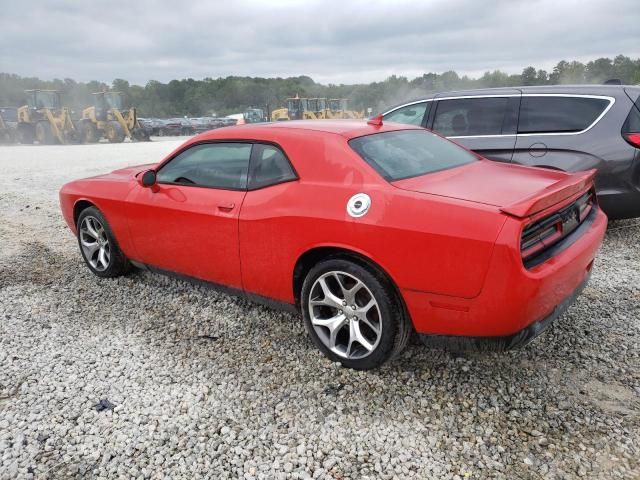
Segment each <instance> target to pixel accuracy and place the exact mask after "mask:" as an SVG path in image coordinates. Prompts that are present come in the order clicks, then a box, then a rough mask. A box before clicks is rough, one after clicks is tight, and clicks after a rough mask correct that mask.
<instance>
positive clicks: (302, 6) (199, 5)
mask: <svg viewBox="0 0 640 480" xmlns="http://www.w3.org/2000/svg"><path fill="white" fill-rule="evenodd" d="M0 32H2V33H1V36H2V41H1V42H0V71H3V72H10V73H17V74H19V75H23V76H38V77H40V78H43V79H51V78H65V77H70V78H73V79H75V80H81V81H86V80H92V79H95V80H102V81H107V82H111V80H113V79H114V78H125V79H128V80H130V81H131V82H132V83H138V84H144V83H146V82H147V81H148V80H151V79H154V80H160V81H163V82H165V81H168V80H171V79H174V78H178V79H179V78H188V77H192V78H196V79H201V78H204V77H214V78H215V77H219V76H223V77H224V76H227V75H249V76H263V77H275V76H280V77H287V76H295V75H309V76H311V77H312V78H313V79H314V80H316V81H320V82H322V83H359V82H370V81H374V80H383V79H385V78H386V77H388V76H389V75H392V74H396V75H405V76H408V77H410V78H412V77H415V76H418V75H421V74H422V73H424V72H437V73H441V72H443V71H446V70H456V71H457V72H458V73H462V74H465V73H466V74H470V75H472V76H476V75H481V74H482V73H483V72H484V71H486V70H494V69H500V70H503V71H506V72H508V73H519V72H520V71H521V70H522V68H523V67H526V66H528V65H533V66H535V67H538V68H540V67H541V68H545V69H548V70H550V69H551V68H553V66H554V65H555V64H556V63H557V62H558V61H559V60H562V59H566V60H574V59H576V60H581V61H588V60H592V59H595V58H598V57H602V56H607V57H613V56H615V55H617V54H620V53H622V54H625V55H628V56H631V57H634V58H637V57H640V0H616V1H615V2H613V1H589V0H584V1H566V0H539V1H536V0H522V1H520V0H516V1H493V2H484V1H478V0H443V1H439V0H431V1H380V2H376V1H373V0H366V1H349V0H341V1H336V0H326V1H308V2H304V1H302V0H300V1H293V0H265V1H257V0H253V1H250V0H245V1H235V0H226V1H215V0H209V1H204V0H203V1H189V0H170V1H166V0H157V1H151V0H126V1H125V0H109V1H107V2H93V1H76V0H70V1H63V0H33V1H29V0H0Z"/></svg>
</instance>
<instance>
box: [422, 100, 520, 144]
mask: <svg viewBox="0 0 640 480" xmlns="http://www.w3.org/2000/svg"><path fill="white" fill-rule="evenodd" d="M507 104H508V97H487V98H457V99H451V100H439V101H438V107H437V110H436V115H435V118H434V121H433V130H434V131H435V132H438V133H439V134H440V135H444V136H445V137H464V136H472V135H501V134H503V133H505V132H503V124H504V123H505V115H506V113H507Z"/></svg>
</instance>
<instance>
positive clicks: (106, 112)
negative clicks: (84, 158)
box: [77, 92, 149, 143]
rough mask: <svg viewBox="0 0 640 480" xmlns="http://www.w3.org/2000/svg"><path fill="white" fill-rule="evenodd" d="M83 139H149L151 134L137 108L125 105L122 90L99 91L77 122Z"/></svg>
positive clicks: (93, 140)
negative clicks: (123, 105)
mask: <svg viewBox="0 0 640 480" xmlns="http://www.w3.org/2000/svg"><path fill="white" fill-rule="evenodd" d="M77 129H78V132H79V138H80V141H81V142H82V143H94V142H97V141H99V140H100V139H101V138H102V137H105V138H106V139H107V140H109V142H111V143H120V142H123V141H124V139H125V138H129V139H130V140H140V141H148V140H149V134H148V133H147V131H146V130H145V129H144V128H143V127H142V125H140V122H139V121H138V117H137V114H136V109H135V108H130V109H129V110H123V109H122V93H120V92H97V93H94V94H93V105H92V106H90V107H87V108H85V109H84V110H83V111H82V118H81V119H80V120H79V121H78V123H77Z"/></svg>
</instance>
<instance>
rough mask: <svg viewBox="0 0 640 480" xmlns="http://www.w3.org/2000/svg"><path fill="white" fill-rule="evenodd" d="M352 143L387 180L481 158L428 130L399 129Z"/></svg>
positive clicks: (413, 175)
mask: <svg viewBox="0 0 640 480" xmlns="http://www.w3.org/2000/svg"><path fill="white" fill-rule="evenodd" d="M349 145H350V146H351V148H353V149H354V150H355V151H356V152H357V153H358V155H360V156H361V157H362V158H363V159H364V161H365V162H367V163H368V164H369V165H371V166H372V167H373V168H374V169H375V170H376V171H377V172H378V173H379V174H380V175H382V177H384V178H385V179H386V180H387V181H390V182H393V181H395V180H402V179H403V178H410V177H417V176H420V175H425V174H427V173H433V172H437V171H439V170H446V169H449V168H453V167H458V166H460V165H465V164H467V163H471V162H474V161H476V160H477V157H476V156H475V155H474V154H472V153H471V152H468V151H467V150H465V149H464V148H462V147H459V146H458V145H456V144H455V143H453V142H450V141H448V140H445V139H444V138H441V137H439V136H437V135H435V134H433V133H431V132H429V131H427V130H397V131H395V132H384V133H375V134H373V135H367V136H365V137H358V138H354V139H352V140H350V141H349Z"/></svg>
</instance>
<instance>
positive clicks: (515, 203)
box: [392, 160, 595, 217]
mask: <svg viewBox="0 0 640 480" xmlns="http://www.w3.org/2000/svg"><path fill="white" fill-rule="evenodd" d="M594 174H595V170H591V171H588V172H579V173H575V174H568V173H565V172H561V171H558V170H551V169H544V168H531V167H522V166H520V165H513V164H505V163H499V162H493V161H489V160H480V161H478V162H473V163H470V164H467V165H463V166H461V167H457V168H452V169H449V170H444V171H441V172H436V173H431V174H427V175H422V176H419V177H413V178H407V179H404V180H398V181H395V182H392V184H393V185H394V186H396V187H397V188H401V189H403V190H410V191H414V192H420V193H426V194H430V195H438V196H443V197H450V198H456V199H460V200H466V201H470V202H475V203H482V204H485V205H493V206H495V207H498V208H499V209H500V210H501V211H503V212H504V213H507V214H509V215H513V216H516V217H525V216H529V215H533V214H535V213H537V212H540V211H542V210H544V209H545V208H548V207H550V206H552V205H554V204H556V203H559V202H562V201H563V200H565V199H567V198H569V197H571V196H572V195H574V194H576V193H578V192H581V191H585V190H588V189H589V188H590V185H591V184H592V182H593V176H594Z"/></svg>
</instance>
